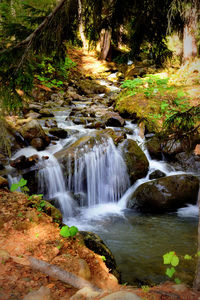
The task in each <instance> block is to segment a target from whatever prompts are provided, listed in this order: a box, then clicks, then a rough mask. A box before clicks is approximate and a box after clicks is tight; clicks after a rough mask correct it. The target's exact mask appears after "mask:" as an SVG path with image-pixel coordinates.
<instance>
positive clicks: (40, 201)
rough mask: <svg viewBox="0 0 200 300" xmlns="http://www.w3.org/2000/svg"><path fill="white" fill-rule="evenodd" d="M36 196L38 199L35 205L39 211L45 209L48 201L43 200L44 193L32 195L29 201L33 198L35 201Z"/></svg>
mask: <svg viewBox="0 0 200 300" xmlns="http://www.w3.org/2000/svg"><path fill="white" fill-rule="evenodd" d="M34 198H35V199H37V201H36V203H34V204H33V207H35V208H36V209H37V211H40V212H42V211H44V208H45V206H46V202H45V200H43V199H42V198H43V194H38V195H31V196H30V197H29V198H28V201H31V200H33V201H34Z"/></svg>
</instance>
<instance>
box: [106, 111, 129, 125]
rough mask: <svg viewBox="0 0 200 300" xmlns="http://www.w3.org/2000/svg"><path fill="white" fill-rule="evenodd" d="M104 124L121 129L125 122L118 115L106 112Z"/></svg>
mask: <svg viewBox="0 0 200 300" xmlns="http://www.w3.org/2000/svg"><path fill="white" fill-rule="evenodd" d="M104 119H105V124H106V126H110V127H123V126H124V125H125V120H124V119H123V118H122V117H120V115H119V114H118V113H114V112H108V113H107V114H106V115H105V116H104Z"/></svg>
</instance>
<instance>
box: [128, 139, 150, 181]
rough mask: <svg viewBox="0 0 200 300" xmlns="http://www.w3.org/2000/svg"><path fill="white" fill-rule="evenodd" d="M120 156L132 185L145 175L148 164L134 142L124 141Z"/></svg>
mask: <svg viewBox="0 0 200 300" xmlns="http://www.w3.org/2000/svg"><path fill="white" fill-rule="evenodd" d="M122 154H123V158H124V160H125V162H126V165H127V170H128V174H129V177H130V181H131V183H132V184H133V183H134V182H135V181H136V180H138V179H140V178H143V177H145V176H146V175H147V173H148V169H149V162H148V160H147V157H146V155H145V154H144V152H143V151H142V150H141V149H140V147H139V146H138V145H137V143H136V142H135V141H133V140H129V139H127V140H125V142H124V143H123V146H122Z"/></svg>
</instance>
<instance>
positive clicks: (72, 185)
mask: <svg viewBox="0 0 200 300" xmlns="http://www.w3.org/2000/svg"><path fill="white" fill-rule="evenodd" d="M70 159H71V158H70V156H69V158H68V160H69V164H68V165H69V168H70V166H71V163H70ZM129 185H130V183H129V176H128V173H127V168H126V165H125V162H124V160H123V158H122V156H121V154H120V152H119V151H118V150H117V149H116V147H115V146H114V144H113V141H112V139H108V140H105V141H104V143H102V144H97V145H95V146H94V147H93V148H92V149H90V150H89V151H88V148H87V147H85V148H83V149H82V154H81V156H80V157H79V156H78V154H77V155H76V154H75V160H74V169H73V170H70V172H69V177H68V188H69V189H70V190H72V191H74V192H75V193H85V194H86V201H85V203H84V205H86V206H89V207H90V206H93V205H96V204H102V203H109V202H117V201H118V200H119V199H120V198H121V196H122V195H123V194H124V193H125V191H126V189H127V188H128V187H129Z"/></svg>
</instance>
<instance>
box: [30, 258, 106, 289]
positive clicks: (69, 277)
mask: <svg viewBox="0 0 200 300" xmlns="http://www.w3.org/2000/svg"><path fill="white" fill-rule="evenodd" d="M28 260H29V262H30V267H31V268H33V269H35V270H37V271H40V272H42V273H45V274H46V275H48V276H50V277H53V278H56V279H59V280H61V281H63V282H65V283H67V284H70V285H72V286H74V287H75V288H77V289H81V288H84V287H89V288H90V289H92V290H94V291H98V292H101V291H102V290H101V289H99V288H98V287H96V286H95V285H93V284H91V283H90V282H89V281H87V280H85V279H83V278H80V277H78V276H77V275H75V274H72V273H70V272H68V271H65V270H63V269H61V268H59V267H57V266H55V265H51V264H49V263H47V262H45V261H43V260H40V259H37V258H35V257H31V256H30V257H28Z"/></svg>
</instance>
